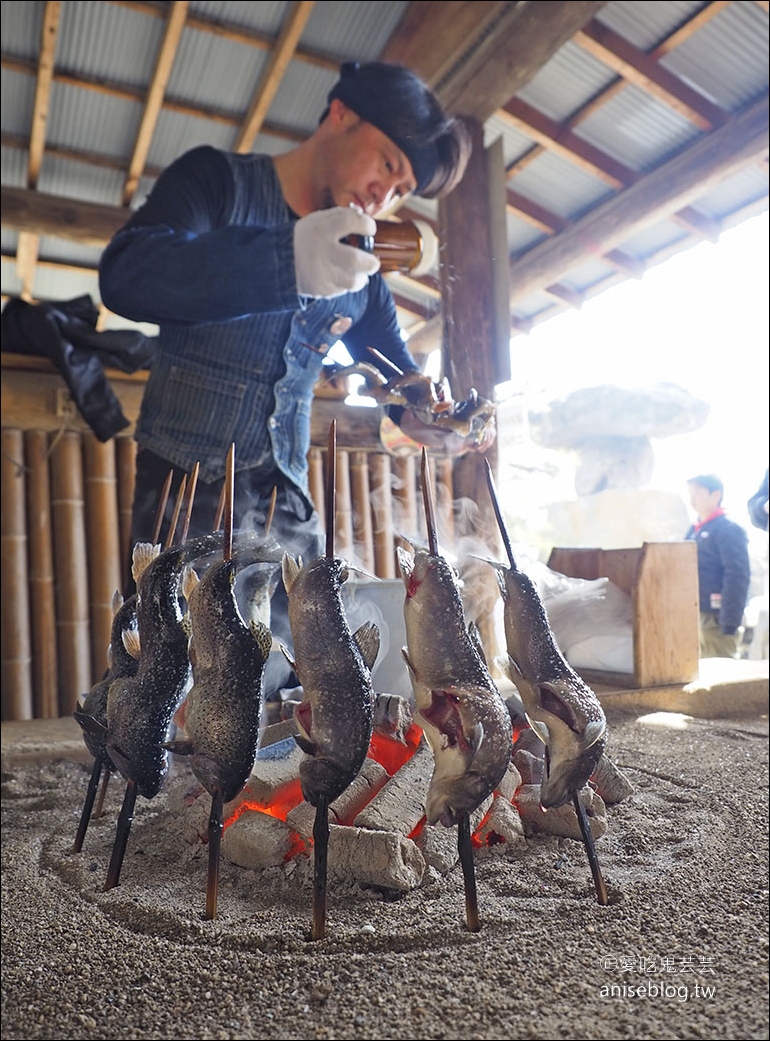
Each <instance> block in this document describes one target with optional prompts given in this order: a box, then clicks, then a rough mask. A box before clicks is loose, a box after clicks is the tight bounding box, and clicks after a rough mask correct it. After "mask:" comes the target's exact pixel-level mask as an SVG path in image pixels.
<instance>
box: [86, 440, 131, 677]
mask: <svg viewBox="0 0 770 1041" xmlns="http://www.w3.org/2000/svg"><path fill="white" fill-rule="evenodd" d="M83 457H84V472H85V481H84V490H85V523H86V543H87V546H88V589H89V599H90V620H91V671H92V674H93V676H94V678H98V677H99V676H101V675H102V673H103V672H104V670H105V669H106V668H107V665H108V661H107V649H108V647H109V645H110V630H111V629H112V616H113V607H112V601H113V596H114V594H115V591H116V590H120V589H121V588H123V587H122V586H121V570H122V569H121V564H122V561H121V556H120V532H119V530H118V482H117V476H116V470H115V442H114V440H111V441H107V442H101V441H99V440H97V438H95V437H94V436H93V435H92V434H84V435H83Z"/></svg>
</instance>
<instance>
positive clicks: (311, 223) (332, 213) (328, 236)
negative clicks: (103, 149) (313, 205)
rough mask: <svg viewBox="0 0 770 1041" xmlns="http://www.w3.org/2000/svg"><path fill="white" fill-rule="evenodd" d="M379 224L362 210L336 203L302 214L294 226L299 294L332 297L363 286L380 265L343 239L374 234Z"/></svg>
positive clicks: (353, 291) (351, 291)
mask: <svg viewBox="0 0 770 1041" xmlns="http://www.w3.org/2000/svg"><path fill="white" fill-rule="evenodd" d="M376 230H377V224H376V222H375V221H374V218H373V217H369V216H368V215H367V214H366V213H362V212H361V211H360V210H356V209H353V208H349V207H345V206H335V207H333V208H332V209H330V210H316V211H315V212H314V213H309V214H308V215H307V217H301V218H300V219H299V220H298V221H297V223H296V224H295V226H294V269H295V272H296V276H297V292H298V293H299V295H300V296H314V297H327V298H328V297H333V296H342V294H343V293H355V292H358V290H360V289H363V288H364V287H365V285H366V283H367V282H368V281H369V278H370V276H371V275H374V274H376V272H377V271H379V268H380V261H379V259H378V258H377V257H375V256H374V255H373V254H372V253H366V252H365V251H364V250H362V249H357V248H356V247H355V246H351V245H348V244H347V243H345V242H342V241H340V240H341V239H344V238H346V237H347V236H348V235H364V236H366V235H374V233H375V231H376Z"/></svg>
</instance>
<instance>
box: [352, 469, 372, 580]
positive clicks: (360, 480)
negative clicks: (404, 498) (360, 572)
mask: <svg viewBox="0 0 770 1041" xmlns="http://www.w3.org/2000/svg"><path fill="white" fill-rule="evenodd" d="M367 455H368V453H367V452H351V453H350V491H351V506H352V512H353V539H354V544H355V552H356V557H357V560H358V562H359V563H360V564H361V567H363V568H365V569H366V570H367V571H369V572H373V571H374V538H373V536H372V507H371V502H370V492H369V465H368V460H367Z"/></svg>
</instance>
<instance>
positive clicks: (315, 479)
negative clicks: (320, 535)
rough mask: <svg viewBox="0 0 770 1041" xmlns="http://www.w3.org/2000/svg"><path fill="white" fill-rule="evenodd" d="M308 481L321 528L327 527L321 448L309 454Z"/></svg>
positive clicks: (314, 449) (312, 449)
mask: <svg viewBox="0 0 770 1041" xmlns="http://www.w3.org/2000/svg"><path fill="white" fill-rule="evenodd" d="M308 471H309V472H308V481H309V483H310V498H311V500H312V502H313V505H314V506H315V509H316V513H317V514H318V518H319V520H320V522H321V526H322V527H325V525H326V511H325V509H324V497H325V494H326V493H325V491H324V453H323V452H322V451H321V449H320V448H311V449H310V452H309V453H308Z"/></svg>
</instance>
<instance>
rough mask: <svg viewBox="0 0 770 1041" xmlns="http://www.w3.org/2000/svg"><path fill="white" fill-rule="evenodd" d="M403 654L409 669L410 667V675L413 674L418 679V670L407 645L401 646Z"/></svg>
mask: <svg viewBox="0 0 770 1041" xmlns="http://www.w3.org/2000/svg"><path fill="white" fill-rule="evenodd" d="M401 656H402V657H403V659H404V661H405V662H406V667H407V669H409V673H410V675H411V676H413V677H414V678H415V679H417V671H416V669H415V667H414V665H412V662H411V659H410V657H409V652H408V651H407V649H406V647H402V648H401Z"/></svg>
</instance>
